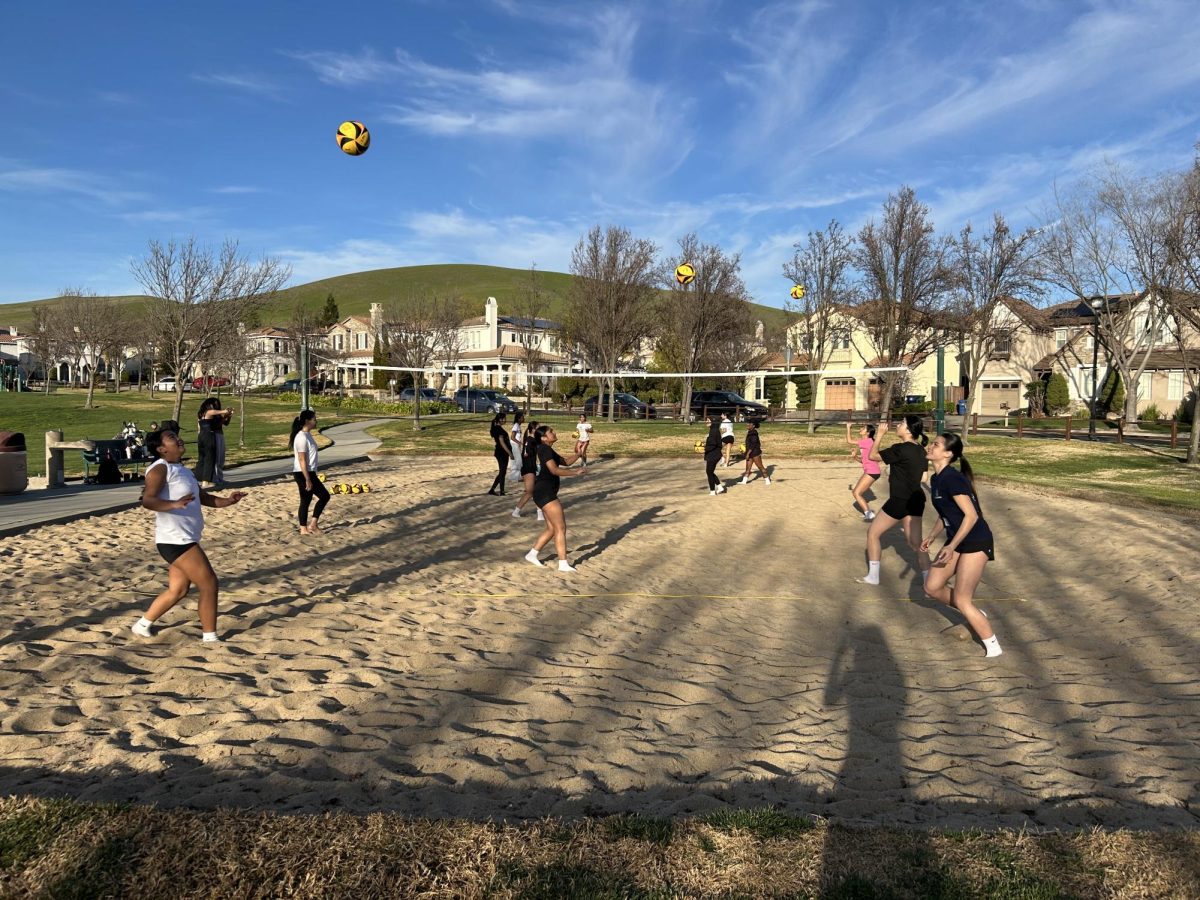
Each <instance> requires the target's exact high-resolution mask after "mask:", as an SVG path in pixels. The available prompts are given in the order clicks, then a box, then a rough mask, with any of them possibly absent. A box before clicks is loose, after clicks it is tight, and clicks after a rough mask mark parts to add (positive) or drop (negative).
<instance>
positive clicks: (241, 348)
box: [209, 323, 262, 448]
mask: <svg viewBox="0 0 1200 900" xmlns="http://www.w3.org/2000/svg"><path fill="white" fill-rule="evenodd" d="M261 358H262V353H261V352H260V351H259V349H258V341H256V340H247V338H246V326H245V325H244V324H242V323H238V324H237V326H236V327H234V328H233V329H232V330H230V331H226V332H225V333H223V334H222V335H221V337H220V338H219V339H218V340H217V343H216V344H215V345H214V346H213V349H212V351H211V352H210V354H209V363H210V365H211V367H212V368H211V370H210V371H211V372H212V373H213V374H216V375H219V376H222V377H224V378H228V379H229V393H231V394H233V395H234V396H236V397H237V398H238V446H239V447H242V448H244V447H245V446H246V392H247V391H249V390H250V388H251V387H253V386H254V381H255V379H254V373H255V369H256V368H257V367H258V362H259V360H260V359H261Z"/></svg>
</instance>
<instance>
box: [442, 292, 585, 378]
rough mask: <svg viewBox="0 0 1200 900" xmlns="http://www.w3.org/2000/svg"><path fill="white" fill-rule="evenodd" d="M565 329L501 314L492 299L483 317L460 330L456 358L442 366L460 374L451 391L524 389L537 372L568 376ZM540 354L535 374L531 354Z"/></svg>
mask: <svg viewBox="0 0 1200 900" xmlns="http://www.w3.org/2000/svg"><path fill="white" fill-rule="evenodd" d="M561 331H562V328H561V326H560V325H559V324H558V323H557V322H552V321H551V320H549V319H527V318H521V317H518V316H502V315H500V311H499V307H498V305H497V303H496V298H495V297H488V298H487V300H486V301H485V302H484V305H483V315H482V316H477V317H474V318H470V319H465V320H463V322H462V323H461V324H460V325H459V327H458V339H459V344H458V346H459V353H458V358H457V359H453V360H451V359H443V360H441V362H440V365H449V366H452V367H454V368H455V369H457V370H458V374H457V375H456V376H452V377H451V387H452V388H453V387H454V385H453V382H454V381H455V380H456V381H457V387H467V386H468V385H472V384H476V385H486V386H487V387H492V388H499V389H503V390H511V389H513V388H516V387H521V388H525V387H527V386H528V385H529V381H530V379H531V378H536V377H537V375H538V373H545V374H547V375H550V376H553V375H565V374H567V373H569V372H570V371H571V358H570V357H569V356H567V355H565V351H566V347H564V346H563V344H562V338H561ZM526 348H532V350H533V352H534V353H535V354H536V358H535V359H534V366H533V369H534V371H533V372H529V371H528V368H529V367H528V361H529V358H530V357H529V354H528V352H527V350H526Z"/></svg>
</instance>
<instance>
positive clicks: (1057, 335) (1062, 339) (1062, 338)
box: [1054, 328, 1067, 350]
mask: <svg viewBox="0 0 1200 900" xmlns="http://www.w3.org/2000/svg"><path fill="white" fill-rule="evenodd" d="M1066 344H1067V329H1065V328H1055V329H1054V349H1055V350H1061V349H1062V348H1063V347H1065V346H1066Z"/></svg>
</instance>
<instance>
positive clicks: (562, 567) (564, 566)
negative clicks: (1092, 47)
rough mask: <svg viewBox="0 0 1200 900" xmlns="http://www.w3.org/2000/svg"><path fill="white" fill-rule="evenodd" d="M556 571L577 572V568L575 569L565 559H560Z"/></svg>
mask: <svg viewBox="0 0 1200 900" xmlns="http://www.w3.org/2000/svg"><path fill="white" fill-rule="evenodd" d="M558 571H560V572H578V571H579V570H578V569H576V568H575V567H574V566H573V565H571V564H570V563H569V562H567V561H566V560H565V559H560V560H559V561H558Z"/></svg>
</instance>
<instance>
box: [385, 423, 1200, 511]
mask: <svg viewBox="0 0 1200 900" xmlns="http://www.w3.org/2000/svg"><path fill="white" fill-rule="evenodd" d="M533 418H535V419H536V418H537V414H536V413H535V414H534V415H533ZM546 420H547V421H548V422H550V423H551V424H553V425H554V426H555V427H556V429H557V430H558V433H559V444H558V446H559V450H560V452H563V451H564V450H573V449H574V445H575V442H574V440H573V439H572V438H571V436H570V434H571V431H572V429H573V428H574V421H575V420H574V418H572V417H566V416H549V417H547V419H546ZM488 423H489V419H488V417H486V416H453V417H447V418H444V419H440V418H439V419H428V420H425V421H424V422H423V425H424V427H423V429H422V430H421V431H414V430H413V427H412V421H411V420H408V419H404V420H396V421H393V422H388V423H386V424H384V425H380V426H377V427H375V428H373V429H371V431H372V434H374V435H375V436H376V437H378V438H380V439H381V440H382V441H383V446H384V451H385V452H388V453H398V454H428V455H445V454H490V453H491V451H492V441H491V438H490V437H489V434H488ZM593 424H594V426H595V428H594V431H593V433H592V434H593V439H592V450H591V453H592V455H593V456H600V455H603V454H611V455H613V456H616V457H690V458H694V459H695V460H696V464H697V466H700V465H701V463H700V455H699V454H698V453H696V452H695V450H694V447H695V444H696V442H697V441H703V439H704V436H705V433H706V432H705V428H704V427H703V426H701V425H684V424H682V423H678V422H628V421H626V422H618V423H616V424H614V425H610V424H609V423H608V422H605V421H603V420H597V421H595V422H594V423H593ZM760 433H761V435H762V443H763V456H764V459H765V461H766V462H767V463H770V462H771V461H772V460H774V459H784V458H791V459H795V458H802V459H813V460H829V461H836V460H844V461H845V462H846V463H847V465H850V464H851V463H850V455H849V454H850V447H849V446H847V445H846V443H845V431H844V429H839V428H838V427H837V426H832V427H830V426H827V427H824V428H821V429H819V430H818V431H817V433H816V434H815V435H809V434H808V433H807V429H806V427H805V426H804V425H793V424H789V425H782V424H780V425H773V424H771V423H769V422H768V423H765V424H763V425H762V427H761V428H760ZM744 434H745V427H744V426H742V425H738V426H737V431H736V436H737V445H740V444H741V442H742V439H743V435H744ZM893 440H894V438H893V437H891V436H889V437H887V438H886V439H885V442H886V443H887V444H890V443H892V441H893ZM737 445H735V446H737ZM1183 454H1184V449H1183V448H1182V447H1180V449H1179V450H1178V451H1177V452H1176V455H1174V456H1163V455H1159V454H1153V453H1147V452H1145V451H1142V450H1137V449H1134V448H1132V447H1126V446H1120V445H1116V444H1090V443H1088V442H1086V441H1070V442H1067V441H1050V440H1032V439H1031V440H1020V439H1018V438H1015V437H1000V436H991V435H976V436H974V437H972V438H970V439H969V449H968V451H967V457H968V459H969V460H970V462H971V465H972V466H973V467H974V469H975V471H976V473H977V474H979V475H980V476H982V477H984V478H986V479H990V480H994V481H1003V482H1008V483H1011V484H1023V485H1028V486H1032V487H1037V488H1042V489H1053V490H1055V491H1059V492H1066V493H1072V494H1079V495H1086V496H1093V497H1109V498H1112V499H1114V500H1117V501H1120V502H1126V501H1130V500H1132V501H1137V502H1142V503H1150V504H1154V505H1158V506H1166V507H1170V508H1172V509H1177V510H1184V511H1197V510H1200V469H1197V468H1196V467H1194V466H1186V465H1183V464H1182V460H1183Z"/></svg>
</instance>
